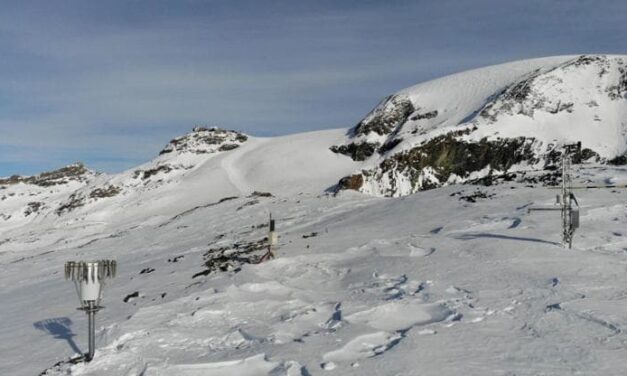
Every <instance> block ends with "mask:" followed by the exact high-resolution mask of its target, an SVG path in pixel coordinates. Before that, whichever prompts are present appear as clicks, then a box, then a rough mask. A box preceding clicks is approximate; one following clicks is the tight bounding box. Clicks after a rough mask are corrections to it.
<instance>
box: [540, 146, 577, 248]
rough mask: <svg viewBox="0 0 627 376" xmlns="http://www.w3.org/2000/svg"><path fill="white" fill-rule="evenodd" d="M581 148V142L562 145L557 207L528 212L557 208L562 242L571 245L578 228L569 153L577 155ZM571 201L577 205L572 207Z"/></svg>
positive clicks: (570, 246)
mask: <svg viewBox="0 0 627 376" xmlns="http://www.w3.org/2000/svg"><path fill="white" fill-rule="evenodd" d="M579 150H581V143H580V142H579V143H577V144H572V145H564V152H563V153H562V193H561V195H557V200H556V204H557V205H559V206H560V207H559V208H546V207H531V208H529V210H528V212H532V211H552V210H559V211H560V213H561V217H562V244H564V246H566V245H568V248H569V249H570V248H572V246H573V235H574V234H575V230H576V229H577V228H579V203H578V202H577V199H576V198H575V195H574V193H573V192H572V191H573V181H572V174H571V167H572V157H571V154H575V155H578V154H579V152H578V151H579ZM573 203H575V205H577V207H573Z"/></svg>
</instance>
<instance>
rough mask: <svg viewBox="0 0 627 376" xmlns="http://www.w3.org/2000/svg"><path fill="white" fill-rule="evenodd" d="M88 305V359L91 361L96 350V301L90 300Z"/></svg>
mask: <svg viewBox="0 0 627 376" xmlns="http://www.w3.org/2000/svg"><path fill="white" fill-rule="evenodd" d="M88 304H89V305H88V306H87V317H88V321H89V353H88V354H87V358H86V360H87V361H88V362H90V361H91V360H92V359H93V358H94V352H95V351H96V307H95V305H94V301H91V300H90V301H89V302H88Z"/></svg>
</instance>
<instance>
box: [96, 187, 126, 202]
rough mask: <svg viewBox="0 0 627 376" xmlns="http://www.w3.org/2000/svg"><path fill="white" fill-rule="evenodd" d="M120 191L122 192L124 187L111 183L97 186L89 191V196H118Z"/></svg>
mask: <svg viewBox="0 0 627 376" xmlns="http://www.w3.org/2000/svg"><path fill="white" fill-rule="evenodd" d="M120 192H122V188H120V187H116V186H115V185H109V186H107V187H103V188H96V189H94V190H93V191H91V192H90V193H89V198H95V199H98V198H107V197H113V196H117V195H118V194H119V193H120Z"/></svg>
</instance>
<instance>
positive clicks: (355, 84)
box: [0, 0, 627, 176]
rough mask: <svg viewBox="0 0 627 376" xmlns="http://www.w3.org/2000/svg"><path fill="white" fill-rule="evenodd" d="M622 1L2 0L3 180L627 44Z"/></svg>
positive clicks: (348, 122)
mask: <svg viewBox="0 0 627 376" xmlns="http://www.w3.org/2000/svg"><path fill="white" fill-rule="evenodd" d="M626 18H627V1H624V0H617V1H614V0H607V1H604V0H524V1H522V0H515V1H510V0H431V1H421V0H416V1H401V0H399V1H395V0H388V1H370V0H334V1H325V0H322V1H298V0H289V1H288V0H285V1H272V0H264V1H261V0H253V1H245V0H242V1H240V0H225V1H219V0H207V1H201V0H171V1H162V0H124V1H120V0H107V1H95V0H89V1H87V0H78V1H70V0H54V1H50V0H44V1H28V0H21V1H6V0H0V176H9V175H12V174H35V173H38V172H41V171H46V170H50V169H53V168H58V167H62V166H65V165H67V164H70V163H73V162H76V161H82V162H84V163H85V164H86V165H87V166H88V167H90V168H91V169H94V170H97V171H101V172H119V171H123V170H125V169H128V168H132V167H133V166H136V165H138V164H140V163H142V162H145V161H148V160H150V159H152V158H153V157H154V156H156V155H157V154H158V152H159V150H161V148H162V147H163V146H164V145H165V144H166V143H167V142H168V141H169V140H170V139H172V138H174V137H176V136H179V135H182V134H185V133H187V132H188V131H190V130H191V128H192V127H194V126H195V125H209V126H219V127H222V128H227V129H236V130H241V131H243V132H245V133H248V134H251V135H254V136H276V135H284V134H291V133H297V132H304V131H311V130H319V129H331V128H348V127H351V126H353V125H355V124H356V123H358V122H359V121H360V120H361V118H362V117H363V116H365V115H366V114H367V113H368V112H369V111H370V110H371V109H372V107H374V106H375V105H376V104H377V103H378V102H379V101H380V100H381V99H382V98H384V97H385V96H387V95H390V94H392V93H394V92H396V91H398V90H400V89H403V88H405V87H408V86H412V85H414V84H417V83H420V82H423V81H426V80H429V79H433V78H437V77H441V76H444V75H447V74H450V73H455V72H459V71H463V70H467V69H472V68H477V67H481V66H486V65H492V64H497V63H502V62H507V61H513V60H519V59H526V58H533V57H542V56H552V55H565V54H581V53H613V54H623V53H625V44H624V41H625V37H626V36H627V22H625V19H626Z"/></svg>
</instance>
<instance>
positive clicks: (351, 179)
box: [338, 174, 364, 191]
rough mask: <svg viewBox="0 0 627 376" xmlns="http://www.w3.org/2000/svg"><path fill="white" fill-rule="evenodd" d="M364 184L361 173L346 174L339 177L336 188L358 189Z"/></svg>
mask: <svg viewBox="0 0 627 376" xmlns="http://www.w3.org/2000/svg"><path fill="white" fill-rule="evenodd" d="M363 185H364V177H363V175H361V174H357V175H351V176H346V177H344V178H342V179H340V182H339V183H338V189H339V190H343V189H352V190H354V191H358V190H359V189H360V188H361V187H362V186H363Z"/></svg>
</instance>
